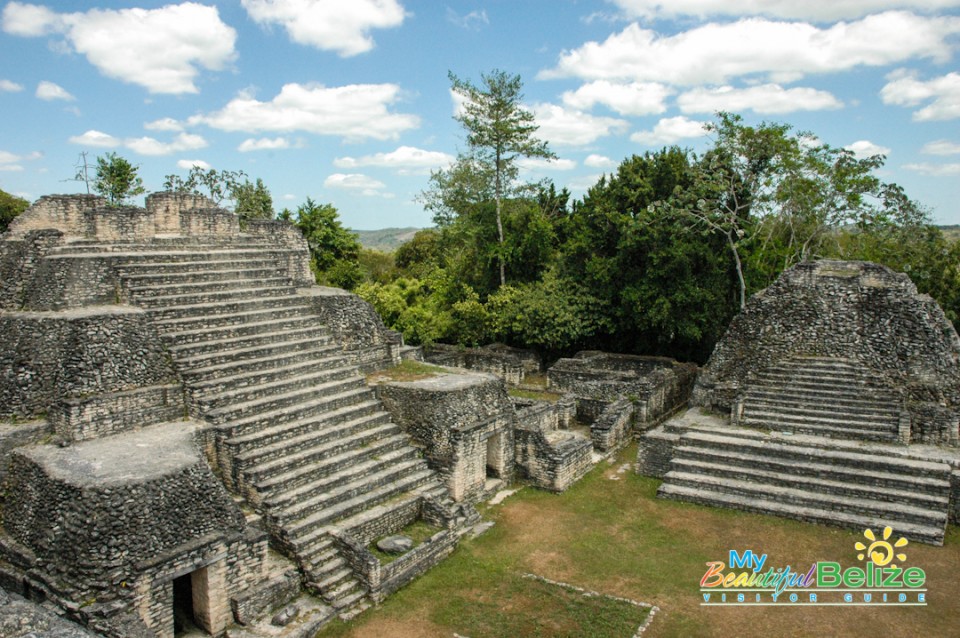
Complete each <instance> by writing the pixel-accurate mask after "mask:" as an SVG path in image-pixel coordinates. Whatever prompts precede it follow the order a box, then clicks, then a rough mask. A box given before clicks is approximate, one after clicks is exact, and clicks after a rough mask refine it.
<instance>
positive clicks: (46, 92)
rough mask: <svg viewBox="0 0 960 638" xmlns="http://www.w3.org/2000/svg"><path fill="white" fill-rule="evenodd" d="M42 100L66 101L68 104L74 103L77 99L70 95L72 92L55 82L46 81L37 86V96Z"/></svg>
mask: <svg viewBox="0 0 960 638" xmlns="http://www.w3.org/2000/svg"><path fill="white" fill-rule="evenodd" d="M35 95H36V96H37V97H38V98H40V99H41V100H47V101H51V100H64V101H66V102H72V101H73V100H75V99H77V98H75V97H73V96H72V95H70V92H69V91H67V90H66V89H65V88H63V87H62V86H60V85H58V84H54V83H53V82H47V81H46V80H43V81H41V82H40V83H39V84H37V92H36V94H35Z"/></svg>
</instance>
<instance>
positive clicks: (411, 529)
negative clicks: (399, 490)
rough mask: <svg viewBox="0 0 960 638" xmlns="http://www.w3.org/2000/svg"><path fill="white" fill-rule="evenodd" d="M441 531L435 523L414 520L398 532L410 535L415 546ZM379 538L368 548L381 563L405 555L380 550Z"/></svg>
mask: <svg viewBox="0 0 960 638" xmlns="http://www.w3.org/2000/svg"><path fill="white" fill-rule="evenodd" d="M439 531H440V528H439V527H437V526H435V525H431V524H430V523H427V522H426V521H414V522H413V523H410V524H409V525H407V526H406V527H404V528H403V529H402V530H400V531H399V532H396V533H397V534H403V535H404V536H409V537H410V538H411V539H412V540H413V546H414V547H416V546H417V545H419V544H420V543H422V542H424V541H425V540H427V539H429V538H430V537H431V536H433V535H434V534H436V533H437V532H439ZM393 535H394V534H389V536H393ZM379 540H380V539H379V538H378V539H376V540H374V541H373V542H372V543H370V545H369V546H367V549H369V550H370V553H372V554H373V555H374V556H376V557H377V560H379V561H380V563H381V564H383V565H387V564H389V563H392V562H393V561H395V560H397V559H398V558H400V557H401V556H403V554H390V553H387V552H383V551H380V550H379V549H378V548H377V541H379Z"/></svg>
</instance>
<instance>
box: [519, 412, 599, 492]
mask: <svg viewBox="0 0 960 638" xmlns="http://www.w3.org/2000/svg"><path fill="white" fill-rule="evenodd" d="M514 405H515V406H516V409H517V428H516V430H515V432H514V456H515V460H516V465H517V471H518V472H519V473H520V474H521V475H522V476H524V477H525V478H527V479H528V480H530V481H531V482H532V483H533V484H534V485H536V486H537V487H540V488H542V489H546V490H550V491H553V492H562V491H564V490H565V489H567V488H568V487H570V486H571V485H572V484H573V483H575V482H576V481H578V480H579V479H580V478H581V477H583V475H584V474H586V473H587V472H588V471H589V470H590V468H591V467H592V466H593V461H592V455H593V445H592V443H591V442H590V440H589V439H587V438H586V437H584V436H582V435H579V434H577V433H574V432H571V431H567V430H564V429H562V428H565V427H568V426H569V425H570V423H571V422H572V421H573V416H574V413H575V411H576V407H575V404H574V400H573V397H572V396H571V397H569V400H561V401H558V402H555V403H554V402H549V401H534V400H530V399H514Z"/></svg>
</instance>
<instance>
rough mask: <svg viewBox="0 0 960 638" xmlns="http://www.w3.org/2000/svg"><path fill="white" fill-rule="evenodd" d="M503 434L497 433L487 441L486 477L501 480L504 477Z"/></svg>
mask: <svg viewBox="0 0 960 638" xmlns="http://www.w3.org/2000/svg"><path fill="white" fill-rule="evenodd" d="M502 439H503V434H501V433H499V432H498V433H497V434H494V435H492V436H491V437H490V438H488V439H487V454H486V462H485V466H486V477H487V479H499V478H502V477H503V469H504V467H503V465H504V458H503V440H502Z"/></svg>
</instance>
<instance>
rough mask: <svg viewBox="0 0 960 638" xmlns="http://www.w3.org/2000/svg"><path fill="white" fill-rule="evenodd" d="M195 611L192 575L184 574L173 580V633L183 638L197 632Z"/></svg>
mask: <svg viewBox="0 0 960 638" xmlns="http://www.w3.org/2000/svg"><path fill="white" fill-rule="evenodd" d="M197 629H198V627H197V623H196V620H195V619H194V609H193V578H192V574H184V575H183V576H180V577H179V578H175V579H174V580H173V633H174V635H175V636H181V635H183V634H185V633H188V632H195V631H197Z"/></svg>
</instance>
